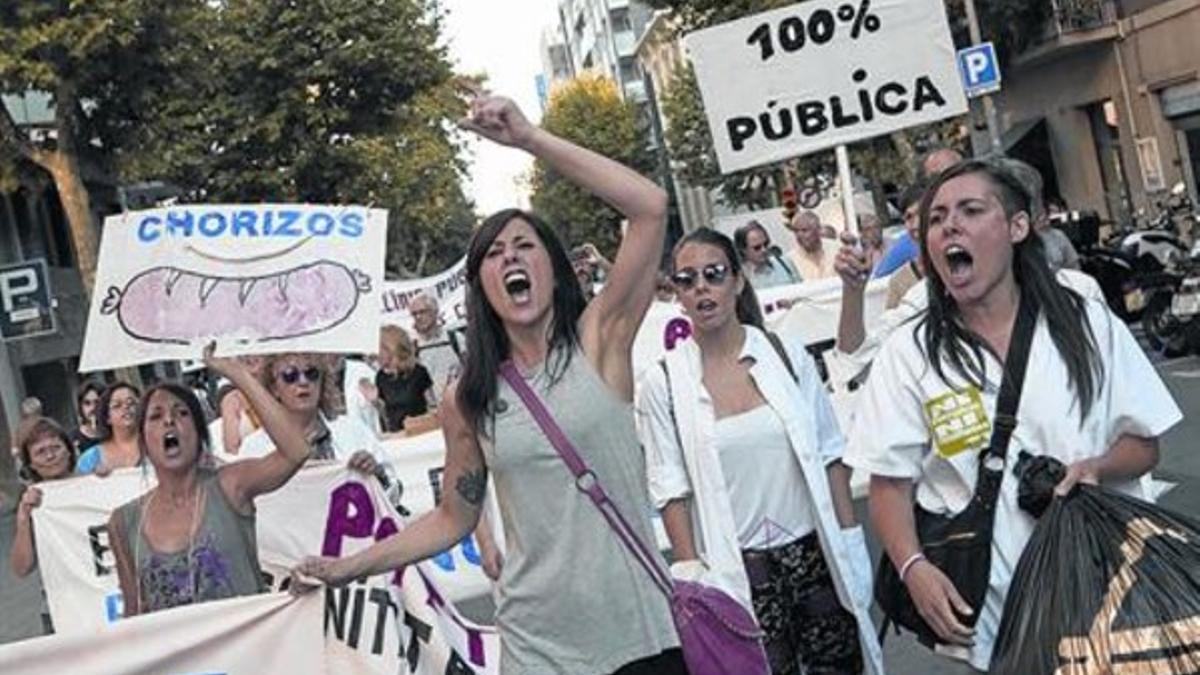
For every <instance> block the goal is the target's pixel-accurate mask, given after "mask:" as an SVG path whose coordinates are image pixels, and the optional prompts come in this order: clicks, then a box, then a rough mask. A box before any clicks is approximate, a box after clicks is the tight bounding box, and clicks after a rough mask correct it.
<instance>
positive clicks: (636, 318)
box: [297, 96, 684, 675]
mask: <svg viewBox="0 0 1200 675" xmlns="http://www.w3.org/2000/svg"><path fill="white" fill-rule="evenodd" d="M464 126H465V127H466V128H468V129H470V130H473V131H475V132H476V133H478V134H480V135H481V136H484V137H486V138H489V139H491V140H494V141H497V142H499V143H501V144H504V145H508V146H512V147H517V148H520V149H523V150H526V151H528V152H529V153H531V154H533V155H534V156H535V157H537V158H538V159H539V160H541V161H543V162H545V163H546V164H547V165H549V166H550V167H552V168H553V169H554V170H555V171H557V172H558V173H560V174H562V175H563V176H565V177H567V178H568V179H570V180H572V181H574V182H575V183H576V184H578V185H579V186H581V187H582V188H584V189H585V190H587V191H589V192H591V193H592V194H594V195H596V196H597V197H599V198H601V199H603V200H604V201H606V202H607V203H609V204H611V205H612V206H613V207H614V208H615V209H617V210H618V211H619V212H621V213H622V214H623V215H624V216H625V217H626V218H627V219H628V221H629V227H628V231H627V233H626V235H625V238H624V241H623V242H622V244H621V247H620V250H619V251H618V254H617V258H616V262H615V263H614V265H613V270H612V274H611V275H610V276H609V278H608V283H607V284H606V286H605V289H604V292H603V293H601V294H600V295H598V296H596V298H595V299H594V300H593V301H592V302H591V303H590V304H586V309H585V301H584V298H583V294H582V291H581V290H580V287H579V284H578V282H577V281H576V279H575V275H574V273H573V270H572V268H571V261H570V258H569V257H568V255H567V252H566V249H565V248H564V247H563V244H562V242H561V241H560V240H559V238H558V237H557V236H556V235H555V234H554V232H553V231H552V230H551V229H550V228H549V227H548V226H546V225H545V224H544V223H543V222H542V221H541V220H540V219H539V218H537V217H536V216H533V215H531V214H528V213H524V212H522V211H517V210H508V211H502V212H500V213H497V214H496V215H494V216H492V217H491V218H489V219H487V220H486V221H485V222H484V223H483V225H482V226H481V227H480V228H479V229H478V230H476V232H475V235H474V236H473V238H472V240H471V244H470V247H469V250H468V253H467V282H468V284H469V286H470V288H469V290H468V292H467V302H468V310H467V311H468V326H467V343H468V344H467V349H466V352H467V355H466V362H465V368H464V371H463V375H462V378H461V379H460V380H459V381H458V383H457V385H456V388H455V389H453V390H451V391H450V392H448V393H447V396H446V401H445V403H444V405H443V406H442V409H441V415H442V419H443V427H442V429H443V433H444V434H445V436H446V465H445V466H446V472H445V478H444V481H445V484H446V485H448V486H454V489H452V490H450V489H448V490H446V492H445V495H444V496H443V498H442V501H441V503H440V504H439V505H438V507H437V508H435V509H434V510H433V511H432V512H430V513H429V514H427V515H426V516H424V517H423V518H421V519H420V520H418V521H416V522H415V523H413V524H411V525H410V526H409V527H407V528H405V529H404V531H402V532H401V533H399V534H398V535H396V536H394V537H392V538H390V539H387V540H385V541H382V542H380V543H378V544H376V545H374V546H372V547H371V548H368V549H366V550H364V551H362V552H360V553H358V554H356V555H353V556H350V557H347V558H342V559H338V560H335V559H327V558H314V559H310V560H307V561H306V562H305V563H304V564H302V565H301V566H300V567H299V569H298V570H297V573H298V574H297V577H298V579H299V580H300V581H302V580H303V577H304V576H311V577H316V578H318V579H321V580H324V581H326V582H329V583H333V584H343V583H346V582H347V581H348V580H350V579H354V578H356V577H359V576H363V575H369V574H377V573H380V572H383V571H386V570H390V569H393V568H396V567H400V566H403V565H408V564H410V563H413V562H416V561H419V560H422V559H424V558H427V557H429V556H431V555H433V554H435V553H437V552H439V551H442V550H445V549H446V548H447V547H449V546H451V545H452V544H454V543H455V542H457V541H459V540H460V539H462V538H463V537H464V536H465V535H466V534H467V533H468V532H470V531H471V529H472V528H473V527H474V526H475V524H476V522H477V521H478V520H479V514H480V510H481V508H482V505H483V499H484V492H485V487H486V485H487V478H488V472H489V470H490V471H491V473H492V476H493V478H494V479H495V488H496V496H497V501H498V503H499V507H500V508H499V511H500V516H501V517H500V521H501V525H502V527H503V528H504V530H503V531H504V534H505V538H506V540H507V550H506V556H505V561H504V565H503V569H502V570H501V572H500V579H499V584H498V591H497V593H498V601H497V608H496V625H497V627H498V628H499V631H500V642H501V652H502V656H501V662H500V668H501V671H502V672H505V673H530V672H562V673H579V674H587V673H613V672H617V673H621V674H622V675H627V674H632V673H663V674H671V673H680V672H683V669H684V666H683V658H682V655H681V654H680V653H679V651H678V649H677V647H678V644H679V642H678V637H677V635H676V633H675V628H674V626H673V623H672V618H671V612H670V608H669V606H668V604H667V599H666V597H665V596H664V595H663V593H662V592H661V591H660V589H659V588H658V587H657V586H655V584H654V582H653V580H652V578H651V576H650V575H649V574H648V573H647V571H646V570H645V569H643V568H642V567H641V566H640V565H639V563H638V561H637V559H636V558H635V557H634V556H633V555H632V554H630V553H629V552H628V551H627V549H626V548H625V546H624V545H623V544H622V542H621V540H620V539H619V538H618V537H617V535H616V534H615V533H614V532H613V531H612V530H610V528H609V525H608V523H607V522H606V521H605V519H604V516H603V515H602V514H601V513H600V512H599V511H598V510H597V509H596V507H595V505H594V504H593V503H592V502H591V501H590V500H589V498H588V497H587V496H586V495H585V494H583V493H581V492H579V491H578V490H577V489H576V482H575V480H574V479H573V477H572V474H571V471H570V470H569V469H568V468H567V465H566V464H565V463H564V462H563V460H562V459H561V458H560V457H559V455H558V454H557V453H556V451H555V449H554V448H553V447H552V446H551V444H550V442H548V441H547V440H546V438H545V437H544V436H543V434H542V433H541V431H540V430H539V428H538V425H537V423H536V422H535V421H534V419H533V416H532V415H531V414H530V413H529V411H528V410H527V409H526V408H525V407H524V405H523V404H522V401H521V399H520V398H518V395H517V393H516V391H515V390H514V389H513V388H512V387H510V386H509V384H508V382H507V381H505V380H504V379H503V378H502V377H501V367H502V366H504V365H505V364H510V366H511V367H506V368H505V370H506V371H507V372H508V374H509V377H521V378H524V380H525V383H526V384H527V387H528V388H530V389H532V390H534V391H536V392H537V394H538V395H539V396H540V397H541V398H542V399H543V400H544V401H545V403H546V407H547V408H548V409H549V410H550V411H551V413H552V414H553V415H554V416H555V417H556V418H557V420H558V422H559V424H561V425H562V428H563V431H564V433H565V434H566V436H567V437H568V438H569V439H570V441H571V442H572V443H573V445H574V446H575V448H576V450H577V451H578V452H579V454H580V455H581V456H582V457H583V458H584V460H585V461H586V462H587V464H589V465H590V467H591V469H592V471H593V472H594V473H595V475H596V477H597V479H598V480H599V481H600V483H602V484H603V485H604V488H605V490H606V491H607V492H608V495H609V497H610V498H611V499H612V501H613V502H614V503H615V505H616V506H617V508H619V510H620V511H621V512H622V513H624V515H625V517H626V518H627V519H630V520H631V521H632V522H633V526H634V529H635V530H636V531H637V533H638V534H639V535H640V537H641V538H642V539H643V540H645V541H651V536H652V534H651V533H652V530H651V528H650V521H649V512H650V504H649V502H648V500H647V497H646V483H645V481H646V475H645V464H644V459H643V456H642V452H641V449H640V448H639V446H638V440H637V436H636V433H635V431H634V421H633V412H632V409H631V405H630V403H631V402H632V400H633V368H632V363H631V361H632V349H633V339H634V336H635V334H636V332H637V329H638V327H639V325H640V324H641V322H642V318H643V317H644V316H645V314H646V311H647V310H648V309H649V307H650V304H651V302H652V301H653V299H654V280H655V275H656V271H657V267H658V261H659V258H660V256H661V253H662V241H663V235H664V230H665V220H664V214H665V209H666V196H665V195H664V193H663V192H662V190H660V189H659V188H658V187H657V186H655V185H654V184H653V183H652V182H650V181H648V180H646V179H645V178H642V177H641V176H639V175H637V174H636V173H634V172H633V171H631V170H629V169H627V168H626V167H624V166H621V165H620V164H617V163H616V162H613V161H611V160H608V159H606V158H604V157H601V156H599V155H596V154H595V153H592V152H590V151H588V150H585V149H583V148H580V147H578V146H575V145H572V144H571V143H569V142H567V141H564V140H562V139H560V138H557V137H555V136H553V135H551V134H550V133H548V132H546V131H544V130H541V129H538V128H536V127H534V126H533V125H531V124H530V123H529V122H528V121H527V120H526V119H525V117H524V115H522V114H521V112H520V110H518V109H517V107H516V106H515V105H514V104H513V103H512V102H511V101H509V100H507V99H503V98H492V97H483V96H481V97H479V98H477V99H476V100H475V101H474V102H473V103H472V105H471V116H470V117H469V118H468V119H467V120H465V121H464ZM513 368H515V370H516V372H517V374H515V375H514V374H513ZM514 381H515V380H514ZM522 388H524V387H522ZM298 583H299V582H298Z"/></svg>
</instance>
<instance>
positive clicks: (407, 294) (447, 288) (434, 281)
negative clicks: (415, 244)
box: [370, 256, 467, 353]
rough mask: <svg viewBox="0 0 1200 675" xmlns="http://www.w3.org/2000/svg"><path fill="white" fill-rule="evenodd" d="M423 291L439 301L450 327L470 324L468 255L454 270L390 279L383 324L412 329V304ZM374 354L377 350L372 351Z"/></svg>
mask: <svg viewBox="0 0 1200 675" xmlns="http://www.w3.org/2000/svg"><path fill="white" fill-rule="evenodd" d="M422 293H426V294H429V295H431V296H433V298H434V299H435V300H437V302H438V313H439V314H440V315H441V316H440V317H439V318H440V319H441V322H442V324H443V325H444V326H446V327H447V328H455V327H458V326H464V325H466V323H467V258H466V257H465V256H464V257H463V258H462V259H461V260H459V261H458V262H457V263H455V264H454V265H453V266H452V267H450V269H448V270H446V271H444V272H441V273H440V274H435V275H433V276H431V277H425V278H423V279H411V280H408V281H389V282H387V283H385V284H384V285H383V293H382V298H381V300H382V303H383V307H382V313H383V324H384V325H387V324H392V325H395V326H400V327H401V328H403V329H405V330H409V329H411V328H412V314H411V313H410V312H409V309H408V305H409V303H411V302H412V301H413V300H414V299H415V298H416V297H417V296H418V295H421V294H422ZM370 353H374V350H372V351H371V352H370Z"/></svg>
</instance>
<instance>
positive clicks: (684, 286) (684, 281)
mask: <svg viewBox="0 0 1200 675" xmlns="http://www.w3.org/2000/svg"><path fill="white" fill-rule="evenodd" d="M701 276H703V277H704V281H705V282H706V283H707V284H708V285H709V286H720V285H722V284H724V283H725V280H726V279H728V278H729V265H725V264H722V263H716V264H713V265H705V266H704V267H703V268H702V269H701V270H700V271H696V269H695V268H692V267H685V268H683V269H681V270H679V271H677V272H676V273H675V274H672V275H671V282H672V283H674V284H675V288H677V289H679V290H683V291H688V290H691V289H692V287H693V286H695V285H696V281H697V280H698V279H699V278H700V277H701Z"/></svg>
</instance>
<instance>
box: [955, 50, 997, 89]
mask: <svg viewBox="0 0 1200 675" xmlns="http://www.w3.org/2000/svg"><path fill="white" fill-rule="evenodd" d="M958 70H959V72H960V73H961V74H962V81H963V90H964V91H966V92H967V96H968V97H969V98H977V97H979V96H985V95H987V94H994V93H996V92H998V91H1000V60H999V59H998V58H997V57H996V46H995V45H994V44H992V43H991V42H984V43H983V44H979V45H975V46H973V47H967V48H966V49H963V50H961V51H959V52H958Z"/></svg>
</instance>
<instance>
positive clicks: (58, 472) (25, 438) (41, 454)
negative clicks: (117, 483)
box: [8, 417, 75, 634]
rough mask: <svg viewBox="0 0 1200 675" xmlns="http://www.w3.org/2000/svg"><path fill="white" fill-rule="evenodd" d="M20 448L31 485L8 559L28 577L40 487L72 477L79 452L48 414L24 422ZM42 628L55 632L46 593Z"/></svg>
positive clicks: (20, 507) (19, 510)
mask: <svg viewBox="0 0 1200 675" xmlns="http://www.w3.org/2000/svg"><path fill="white" fill-rule="evenodd" d="M17 448H18V450H19V452H20V457H21V466H22V471H23V473H24V474H25V475H24V478H25V479H26V480H27V481H28V482H29V483H30V485H29V486H28V487H26V488H25V492H24V494H22V495H21V501H20V502H19V503H18V505H17V521H16V528H15V530H14V531H13V540H12V549H10V550H9V556H8V562H9V566H10V567H11V568H12V572H13V574H14V575H15V576H17V577H24V576H27V575H29V573H31V572H33V569H34V567H36V566H37V549H36V547H35V546H34V540H33V510H34V509H36V508H37V507H38V506H39V505H41V503H42V491H41V490H40V489H39V488H38V487H37V486H38V484H40V483H43V482H48V481H55V480H61V479H63V478H70V477H71V475H72V471H73V470H74V468H75V454H74V453H73V452H72V443H71V439H70V437H69V436H67V433H66V432H65V431H63V429H62V427H60V426H59V425H58V423H57V422H55V421H54V420H52V419H50V418H48V417H37V418H34V419H32V420H30V421H28V422H26V423H25V424H24V425H22V428H21V438H20V441H19V443H18V444H17ZM42 627H43V630H44V632H45V633H47V634H48V633H53V632H54V627H53V625H52V624H51V623H50V610H49V608H48V607H47V606H46V604H45V593H43V594H42Z"/></svg>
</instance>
